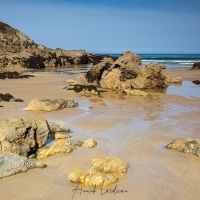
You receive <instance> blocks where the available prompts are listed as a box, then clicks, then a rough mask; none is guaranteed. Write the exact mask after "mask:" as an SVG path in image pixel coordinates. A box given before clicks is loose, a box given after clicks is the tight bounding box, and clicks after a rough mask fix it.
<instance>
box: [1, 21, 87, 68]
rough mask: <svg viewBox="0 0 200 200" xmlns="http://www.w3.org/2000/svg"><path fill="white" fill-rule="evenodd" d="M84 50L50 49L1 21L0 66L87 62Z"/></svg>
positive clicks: (29, 66) (20, 66)
mask: <svg viewBox="0 0 200 200" xmlns="http://www.w3.org/2000/svg"><path fill="white" fill-rule="evenodd" d="M89 62H90V60H89V59H88V56H87V53H86V51H84V50H62V49H49V48H46V47H45V46H43V45H38V44H36V43H35V42H34V41H33V40H31V39H30V38H29V37H28V36H26V35H25V34H24V33H22V32H20V31H19V30H17V29H14V28H12V27H11V26H9V25H7V24H5V23H3V22H0V68H9V69H10V68H11V69H15V68H37V69H38V68H46V67H59V66H65V65H74V64H75V65H76V64H87V63H89Z"/></svg>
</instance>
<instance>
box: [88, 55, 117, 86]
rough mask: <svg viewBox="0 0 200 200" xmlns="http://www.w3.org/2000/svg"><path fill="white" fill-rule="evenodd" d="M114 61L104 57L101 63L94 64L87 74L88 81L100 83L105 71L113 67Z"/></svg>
mask: <svg viewBox="0 0 200 200" xmlns="http://www.w3.org/2000/svg"><path fill="white" fill-rule="evenodd" d="M113 62H114V60H113V59H111V58H110V59H103V60H102V61H101V62H100V63H98V64H97V65H94V66H93V67H92V68H91V69H90V70H89V71H88V72H87V73H86V75H85V77H86V79H87V81H88V83H91V84H93V85H99V82H100V80H101V79H102V75H103V73H104V71H108V70H109V69H110V68H111V66H112V63H113Z"/></svg>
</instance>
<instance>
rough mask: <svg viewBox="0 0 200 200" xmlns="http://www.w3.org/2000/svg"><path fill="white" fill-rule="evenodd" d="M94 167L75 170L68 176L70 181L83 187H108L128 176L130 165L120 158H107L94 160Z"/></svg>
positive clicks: (92, 163)
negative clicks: (119, 178) (119, 177)
mask: <svg viewBox="0 0 200 200" xmlns="http://www.w3.org/2000/svg"><path fill="white" fill-rule="evenodd" d="M91 165H92V167H91V168H90V169H87V170H81V169H75V170H73V171H71V172H70V173H69V175H68V179H69V180H70V181H71V182H73V183H79V184H81V185H82V186H96V187H107V186H109V185H112V184H113V183H115V182H117V181H118V177H117V176H123V175H125V174H126V172H127V169H128V164H126V163H125V162H124V161H123V160H121V159H119V158H118V157H109V156H107V157H105V158H103V159H94V160H93V161H92V162H91Z"/></svg>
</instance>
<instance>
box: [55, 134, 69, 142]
mask: <svg viewBox="0 0 200 200" xmlns="http://www.w3.org/2000/svg"><path fill="white" fill-rule="evenodd" d="M69 137H70V136H69V133H66V132H56V133H55V139H56V140H59V139H66V138H69Z"/></svg>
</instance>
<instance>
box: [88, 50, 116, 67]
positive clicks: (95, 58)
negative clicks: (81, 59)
mask: <svg viewBox="0 0 200 200" xmlns="http://www.w3.org/2000/svg"><path fill="white" fill-rule="evenodd" d="M87 57H88V59H89V62H91V63H93V65H97V64H98V63H100V62H101V61H102V60H103V59H104V58H111V59H113V60H114V61H115V60H117V58H118V57H113V56H109V55H107V54H105V55H100V54H92V53H88V54H87Z"/></svg>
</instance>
